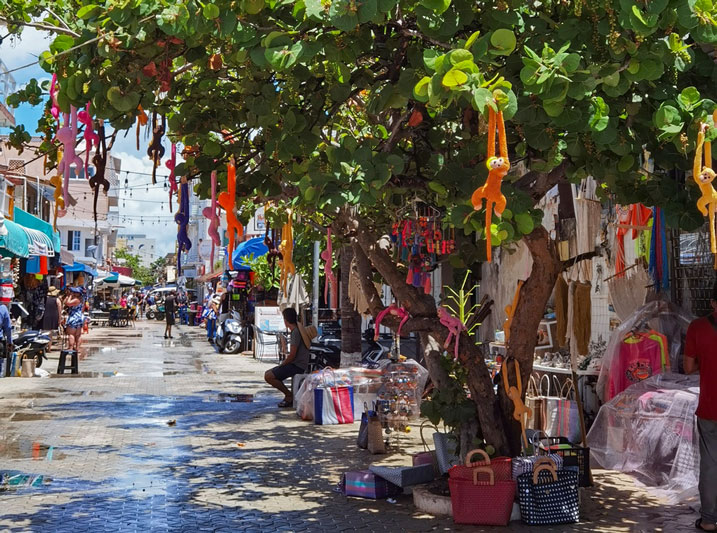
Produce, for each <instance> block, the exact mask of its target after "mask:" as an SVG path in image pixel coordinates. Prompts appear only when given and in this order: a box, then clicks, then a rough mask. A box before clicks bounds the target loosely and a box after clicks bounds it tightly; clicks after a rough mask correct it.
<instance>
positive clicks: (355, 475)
mask: <svg viewBox="0 0 717 533" xmlns="http://www.w3.org/2000/svg"><path fill="white" fill-rule="evenodd" d="M340 487H341V492H342V493H343V494H344V495H345V496H355V497H357V498H370V499H372V500H380V499H383V498H389V497H391V496H397V495H398V494H401V487H399V486H397V485H394V484H393V483H391V482H390V481H387V480H385V479H384V478H382V477H379V476H377V475H376V474H374V473H373V472H371V471H370V470H359V471H357V472H346V473H345V474H344V475H343V476H341V484H340Z"/></svg>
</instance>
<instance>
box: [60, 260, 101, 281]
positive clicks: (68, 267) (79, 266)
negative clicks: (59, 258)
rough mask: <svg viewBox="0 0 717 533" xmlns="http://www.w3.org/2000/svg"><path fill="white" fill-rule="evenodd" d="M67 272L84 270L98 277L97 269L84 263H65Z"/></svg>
mask: <svg viewBox="0 0 717 533" xmlns="http://www.w3.org/2000/svg"><path fill="white" fill-rule="evenodd" d="M62 268H63V269H64V270H65V272H84V273H85V274H89V275H90V276H92V277H93V278H95V277H97V271H96V270H94V269H92V268H90V267H88V266H87V265H85V264H84V263H73V264H71V265H65V266H63V267H62Z"/></svg>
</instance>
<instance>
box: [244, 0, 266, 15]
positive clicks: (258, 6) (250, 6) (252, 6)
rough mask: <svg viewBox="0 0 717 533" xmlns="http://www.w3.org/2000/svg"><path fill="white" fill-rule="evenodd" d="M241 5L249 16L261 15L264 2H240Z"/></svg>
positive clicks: (253, 0) (245, 0)
mask: <svg viewBox="0 0 717 533" xmlns="http://www.w3.org/2000/svg"><path fill="white" fill-rule="evenodd" d="M242 4H243V6H244V9H245V10H246V12H247V13H249V14H250V15H256V14H258V13H261V10H262V9H264V0H242Z"/></svg>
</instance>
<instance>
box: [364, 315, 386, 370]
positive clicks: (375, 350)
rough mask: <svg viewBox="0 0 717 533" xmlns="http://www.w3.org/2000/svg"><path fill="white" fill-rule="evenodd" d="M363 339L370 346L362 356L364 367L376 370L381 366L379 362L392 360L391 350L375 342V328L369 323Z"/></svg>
mask: <svg viewBox="0 0 717 533" xmlns="http://www.w3.org/2000/svg"><path fill="white" fill-rule="evenodd" d="M363 339H364V341H366V343H368V345H367V347H366V349H365V350H364V351H363V353H362V354H361V366H362V367H364V368H371V369H376V368H378V367H379V366H381V365H380V363H379V361H381V360H382V359H389V358H390V352H391V350H390V349H389V348H387V347H386V346H384V345H383V344H381V343H380V342H378V341H376V340H374V328H373V327H372V326H371V323H369V327H368V328H366V329H365V330H364V332H363Z"/></svg>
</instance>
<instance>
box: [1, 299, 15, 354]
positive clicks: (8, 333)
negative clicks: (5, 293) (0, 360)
mask: <svg viewBox="0 0 717 533" xmlns="http://www.w3.org/2000/svg"><path fill="white" fill-rule="evenodd" d="M0 332H2V339H4V340H5V342H6V343H7V346H6V347H7V353H8V354H11V353H12V352H13V346H12V319H11V318H10V311H9V310H8V308H7V304H4V303H3V304H0Z"/></svg>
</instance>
